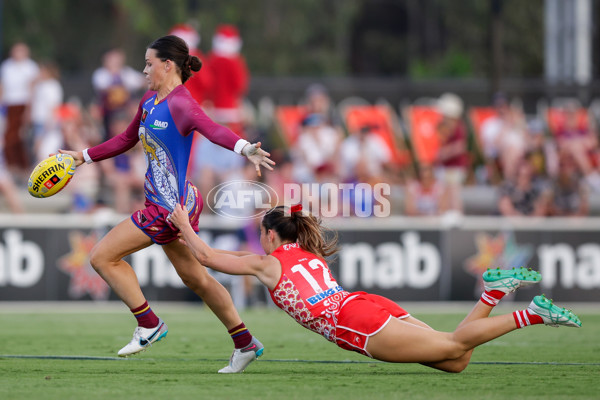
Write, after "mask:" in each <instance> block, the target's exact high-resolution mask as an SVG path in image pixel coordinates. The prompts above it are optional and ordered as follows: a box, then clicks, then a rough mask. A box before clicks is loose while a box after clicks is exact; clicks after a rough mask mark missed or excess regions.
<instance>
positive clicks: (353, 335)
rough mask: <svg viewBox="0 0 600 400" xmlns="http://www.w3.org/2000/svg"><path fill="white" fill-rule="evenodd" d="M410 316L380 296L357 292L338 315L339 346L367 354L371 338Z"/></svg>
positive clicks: (337, 342) (347, 300) (337, 332)
mask: <svg viewBox="0 0 600 400" xmlns="http://www.w3.org/2000/svg"><path fill="white" fill-rule="evenodd" d="M409 316H410V314H409V313H408V312H407V311H406V310H405V309H403V308H402V307H400V306H399V305H398V304H396V303H394V302H393V301H391V300H389V299H386V298H385V297H381V296H378V295H376V294H369V293H365V292H355V293H352V294H351V295H350V297H348V299H346V301H345V302H344V303H343V304H342V308H341V309H340V312H339V314H338V322H337V325H336V344H337V345H338V346H340V347H341V348H342V349H346V350H352V351H356V352H358V353H361V354H364V355H366V356H369V357H371V355H370V354H369V353H368V352H367V343H368V342H369V337H370V336H373V335H374V334H376V333H377V332H379V331H380V330H382V329H383V328H384V327H385V326H386V325H387V323H388V322H389V321H390V319H392V318H399V319H403V318H407V317H409Z"/></svg>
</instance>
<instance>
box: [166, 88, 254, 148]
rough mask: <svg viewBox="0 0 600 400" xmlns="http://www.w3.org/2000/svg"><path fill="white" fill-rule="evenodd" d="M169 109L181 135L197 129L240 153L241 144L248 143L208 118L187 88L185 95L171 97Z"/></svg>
mask: <svg viewBox="0 0 600 400" xmlns="http://www.w3.org/2000/svg"><path fill="white" fill-rule="evenodd" d="M169 109H170V110H171V115H172V116H173V120H174V121H175V124H176V125H177V129H178V130H179V132H181V134H182V135H185V136H187V135H189V134H191V133H192V132H194V131H198V132H200V133H201V134H202V135H204V136H205V137H206V138H207V139H208V140H210V141H211V142H213V143H215V144H218V145H219V146H221V147H224V148H226V149H229V150H232V151H235V152H236V153H240V151H241V149H242V147H243V145H244V144H246V143H248V142H247V141H245V140H244V139H241V138H240V137H239V136H238V135H236V134H235V133H233V132H232V131H231V130H230V129H228V128H226V127H224V126H223V125H220V124H217V123H216V122H214V121H213V120H212V119H210V117H209V116H208V115H206V113H205V112H204V111H203V110H202V108H201V107H200V105H199V104H198V103H197V102H196V101H195V100H194V99H193V98H192V96H191V95H190V94H189V92H188V91H187V89H186V94H185V95H182V96H177V97H174V98H173V99H172V102H170V103H169Z"/></svg>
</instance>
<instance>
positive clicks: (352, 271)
mask: <svg viewBox="0 0 600 400" xmlns="http://www.w3.org/2000/svg"><path fill="white" fill-rule="evenodd" d="M441 270H442V262H441V256H440V252H439V250H438V249H437V248H436V246H435V245H433V244H431V243H424V242H421V238H420V236H419V234H418V233H416V232H406V233H404V234H403V235H402V236H401V243H398V242H386V243H381V244H378V245H372V244H369V243H354V244H345V245H344V247H343V248H342V250H341V254H340V283H341V284H342V286H343V287H344V288H346V289H351V288H355V287H357V286H360V287H361V288H364V289H370V288H374V287H376V288H380V289H393V288H400V287H409V288H414V289H425V288H429V287H431V286H433V285H434V284H435V283H436V282H438V280H439V278H440V273H441Z"/></svg>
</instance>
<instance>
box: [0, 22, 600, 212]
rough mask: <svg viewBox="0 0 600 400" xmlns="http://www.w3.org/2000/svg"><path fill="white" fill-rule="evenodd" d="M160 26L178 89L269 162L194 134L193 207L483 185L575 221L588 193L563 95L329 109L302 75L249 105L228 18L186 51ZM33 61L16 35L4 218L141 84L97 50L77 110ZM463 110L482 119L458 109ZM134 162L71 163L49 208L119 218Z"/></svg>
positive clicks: (508, 206) (589, 161)
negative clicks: (361, 189) (224, 199)
mask: <svg viewBox="0 0 600 400" xmlns="http://www.w3.org/2000/svg"><path fill="white" fill-rule="evenodd" d="M170 33H171V34H175V35H178V36H180V37H182V38H183V39H184V40H186V42H187V43H188V46H189V47H190V49H191V53H192V54H194V55H197V56H198V57H200V59H201V60H202V62H203V67H202V69H201V71H200V72H199V73H198V74H196V75H195V76H194V77H193V78H192V79H190V81H189V82H187V83H186V86H187V87H188V89H189V90H190V92H191V93H192V95H193V96H194V97H195V98H196V100H197V101H198V102H199V103H200V104H201V105H202V106H203V108H204V110H205V111H206V112H207V114H208V115H209V116H211V118H213V119H214V120H215V121H217V122H219V123H221V124H224V125H227V126H229V127H230V128H231V129H232V130H233V131H235V132H236V133H237V134H239V135H240V136H242V137H244V138H246V139H248V140H250V141H253V142H254V141H261V142H263V147H264V148H266V149H267V150H268V151H270V152H271V154H272V158H273V159H274V160H275V161H276V162H277V166H276V169H275V171H274V172H266V173H264V174H263V177H261V178H257V177H256V175H255V171H254V169H253V167H252V166H251V165H249V163H247V162H245V160H244V159H243V158H241V157H240V156H238V155H236V154H234V153H232V152H230V151H227V150H224V149H222V148H220V147H218V146H216V145H214V144H212V143H211V142H209V141H208V140H206V139H204V138H203V137H202V136H201V135H196V137H195V139H194V145H193V151H192V162H191V166H190V171H189V176H190V178H191V179H192V181H193V183H195V184H196V185H197V186H198V188H199V189H200V191H201V193H202V194H203V196H204V197H205V199H204V200H205V203H208V204H211V202H214V201H215V200H214V199H213V198H211V197H210V196H209V193H210V192H211V189H213V188H214V187H215V186H217V185H218V184H220V183H223V182H229V181H235V180H243V179H261V180H262V181H263V182H264V183H265V184H267V185H269V186H270V187H271V188H273V189H274V190H275V191H276V192H277V193H278V194H279V199H280V200H282V199H283V198H284V185H285V184H286V183H296V184H302V183H320V184H326V183H336V184H339V183H347V184H354V185H356V184H359V183H365V184H369V185H376V184H378V183H385V184H389V185H390V188H391V190H390V193H389V199H390V202H391V205H392V207H391V211H392V214H396V215H408V216H430V215H443V214H447V213H458V214H469V208H468V207H465V205H464V204H465V201H464V200H465V197H466V196H471V193H477V192H473V191H472V190H471V189H472V188H485V189H487V190H489V191H493V192H494V198H495V199H496V200H495V202H494V204H493V206H492V207H490V209H489V214H496V215H505V216H517V215H529V216H583V215H588V214H589V213H590V201H589V198H590V195H592V194H594V193H599V192H600V170H599V168H600V158H599V156H600V152H599V147H598V137H597V132H596V129H595V128H596V124H595V120H594V118H593V115H592V113H590V112H589V110H587V109H586V108H584V107H582V105H581V104H579V103H578V102H577V101H575V100H565V101H563V102H562V103H560V104H556V106H555V107H554V106H553V107H548V109H544V110H540V111H539V112H538V113H537V114H536V115H526V114H525V113H524V112H523V109H522V107H520V105H519V102H518V99H511V98H510V97H509V96H507V95H506V94H504V93H498V94H496V95H495V96H494V97H493V98H492V99H490V102H489V104H487V105H484V106H482V107H467V106H466V105H465V104H464V102H463V100H462V99H461V98H460V97H459V96H457V95H456V94H452V93H443V94H442V93H440V96H439V97H438V98H434V99H421V100H419V101H415V102H413V103H412V104H410V105H407V106H405V107H402V108H401V109H400V108H399V109H398V110H397V111H396V110H395V109H394V107H393V106H391V105H389V104H385V103H382V104H377V105H373V104H369V103H368V102H366V101H365V100H363V99H361V98H359V97H353V98H348V99H344V100H342V101H340V102H338V103H337V104H336V103H334V102H333V101H332V98H331V96H330V94H329V92H328V88H327V87H325V86H324V85H322V84H318V83H315V84H313V85H310V86H309V87H307V88H306V91H305V95H304V97H303V98H302V99H301V100H300V101H299V102H298V104H293V105H289V104H288V105H280V104H273V102H272V101H271V100H269V99H262V100H261V101H260V104H256V105H253V104H252V103H251V102H250V101H248V100H247V98H246V95H247V90H248V83H249V79H250V74H249V71H248V69H247V66H246V63H245V61H244V57H243V55H242V53H241V49H242V39H241V37H240V35H239V32H238V30H237V29H236V28H235V27H234V26H231V25H221V26H219V27H218V28H217V30H216V31H215V33H214V35H213V38H212V44H211V51H210V52H209V53H208V54H203V53H202V52H201V51H200V50H199V44H200V36H199V35H198V33H197V31H196V30H195V29H194V28H193V27H191V26H189V25H185V24H182V25H177V26H175V27H173V29H172V30H171V32H170ZM129 56H130V57H139V55H129ZM34 58H35V57H32V55H30V53H29V48H28V46H27V44H26V43H16V44H14V45H13V46H12V48H11V50H10V54H9V56H8V57H7V58H6V59H5V60H4V61H3V62H2V64H1V66H0V83H1V100H2V108H1V118H0V121H1V126H0V131H1V132H2V136H1V138H2V140H1V141H0V145H1V146H2V151H1V152H0V164H1V166H2V167H3V168H0V171H2V172H1V173H0V192H1V194H0V195H1V196H2V200H3V204H4V205H5V209H6V210H9V211H11V212H14V213H20V212H26V211H30V210H27V209H26V207H25V206H23V204H24V203H23V201H21V200H20V196H22V194H23V193H26V184H27V179H28V176H29V173H30V172H31V170H32V169H33V167H34V166H35V165H36V164H37V163H38V162H39V161H40V160H42V159H44V158H46V157H47V156H48V154H50V153H54V152H56V151H57V149H61V148H64V149H76V150H81V149H84V148H87V147H90V146H93V145H95V144H98V143H100V142H102V141H105V140H107V139H110V138H111V137H113V136H115V135H117V134H119V133H121V132H123V131H124V130H125V129H126V127H127V126H128V124H129V123H130V122H131V120H132V119H133V116H134V115H135V112H136V110H137V107H138V102H139V99H140V98H141V96H142V95H143V93H144V91H145V90H146V82H145V79H144V76H143V75H142V73H141V72H140V71H139V70H136V69H133V68H131V67H129V66H128V65H127V60H126V55H125V53H124V52H123V50H122V49H120V48H114V49H110V50H109V51H107V52H106V53H105V54H104V55H103V57H102V61H101V65H99V67H98V69H97V70H95V71H94V72H93V74H92V75H91V76H90V85H91V86H93V89H94V93H95V96H94V100H93V101H92V102H91V103H89V104H83V103H82V102H81V101H80V100H78V99H77V98H66V97H65V94H64V92H63V88H62V85H61V81H60V70H59V67H58V66H57V65H56V64H55V63H53V62H52V61H48V60H41V61H33V59H34ZM361 107H362V109H361ZM374 107H376V108H374ZM419 107H420V109H422V110H425V111H426V112H429V113H430V114H422V115H430V117H427V118H426V119H425V120H424V122H425V123H426V124H423V125H422V127H421V128H419V127H418V124H417V120H416V115H417V114H413V113H412V112H413V111H415V110H418V109H419ZM476 108H478V109H479V111H480V112H481V113H482V114H481V115H483V116H484V117H478V116H476V115H475V113H474V112H472V111H475V109H476ZM284 109H285V110H284ZM551 109H552V110H555V111H556V113H557V114H556V115H555V114H552V113H551V112H550V111H551ZM361 110H366V111H365V113H364V114H360V115H361V117H360V118H358V119H357V118H354V117H353V116H352V115H353V114H352V113H353V112H358V113H360V112H361ZM280 111H281V113H280ZM283 111H286V112H287V114H284V113H283ZM369 113H370V114H369ZM356 115H359V114H356ZM369 115H371V116H373V118H371V119H370V118H369ZM420 115H421V114H420ZM352 118H354V119H352ZM386 124H387V125H386ZM384 125H386V126H384ZM420 143H424V144H420ZM145 168H146V166H145V161H144V155H143V153H142V150H141V147H140V146H139V145H138V146H136V147H135V148H134V149H132V150H130V151H129V152H127V153H125V154H122V155H120V156H117V157H115V158H113V159H109V160H105V161H103V162H100V163H93V164H90V165H86V166H84V167H82V168H79V169H78V171H77V173H76V175H75V178H74V179H73V182H72V183H71V184H70V185H69V186H68V187H67V188H66V189H65V191H64V193H61V195H60V196H65V197H66V196H68V197H69V199H70V203H69V204H68V206H67V207H66V208H65V209H64V210H62V211H64V212H79V213H89V212H93V211H94V210H97V209H98V208H106V207H108V208H111V209H114V210H115V211H116V212H119V213H124V214H127V213H131V212H132V211H134V210H136V209H138V208H140V207H142V203H143V200H144V197H143V184H144V173H145ZM470 190H471V191H470ZM347 194H348V195H349V196H351V197H352V199H351V201H352V202H353V204H355V203H357V202H361V204H360V207H368V206H369V205H372V204H373V199H366V198H365V197H364V196H358V195H357V194H356V193H355V191H352V190H351V191H350V192H348V193H347ZM320 195H321V196H324V197H326V196H330V193H329V194H320ZM359 197H360V198H359ZM468 200H469V201H471V202H473V201H475V202H476V201H477V199H473V198H469V199H468ZM322 201H332V200H331V199H327V198H323V199H322ZM338 201H339V199H338ZM481 201H486V200H485V199H483V198H482V200H481ZM204 212H205V213H210V212H211V210H210V207H205V210H204ZM249 212H251V211H249Z"/></svg>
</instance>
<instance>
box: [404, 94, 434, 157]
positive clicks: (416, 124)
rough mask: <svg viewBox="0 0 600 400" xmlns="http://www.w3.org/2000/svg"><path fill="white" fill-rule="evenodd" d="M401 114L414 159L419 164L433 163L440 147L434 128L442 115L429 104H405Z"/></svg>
mask: <svg viewBox="0 0 600 400" xmlns="http://www.w3.org/2000/svg"><path fill="white" fill-rule="evenodd" d="M403 114H404V119H405V121H406V123H407V126H408V131H409V137H410V141H411V144H412V148H413V153H414V156H415V159H416V161H417V162H418V163H420V164H431V163H433V162H434V161H435V160H436V159H437V154H438V151H439V148H440V141H439V138H438V135H437V131H436V130H437V125H438V124H439V122H440V120H441V119H442V115H441V114H440V113H439V112H438V111H437V109H436V108H435V107H434V106H429V105H412V106H407V107H405V108H404V111H403Z"/></svg>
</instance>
